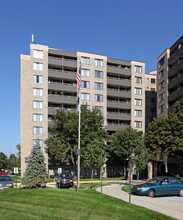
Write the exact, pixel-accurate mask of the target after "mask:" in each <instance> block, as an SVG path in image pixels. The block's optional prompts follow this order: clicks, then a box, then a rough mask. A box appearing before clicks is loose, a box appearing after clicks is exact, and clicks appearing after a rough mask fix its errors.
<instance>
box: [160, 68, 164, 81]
mask: <svg viewBox="0 0 183 220" xmlns="http://www.w3.org/2000/svg"><path fill="white" fill-rule="evenodd" d="M163 76H165V70H164V69H163V70H162V71H161V72H160V73H159V78H160V79H161V78H162V77H163Z"/></svg>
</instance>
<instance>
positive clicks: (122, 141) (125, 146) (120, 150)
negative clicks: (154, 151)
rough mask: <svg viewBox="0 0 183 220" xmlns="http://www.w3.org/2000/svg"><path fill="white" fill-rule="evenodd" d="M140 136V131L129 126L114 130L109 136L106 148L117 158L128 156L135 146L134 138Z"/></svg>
mask: <svg viewBox="0 0 183 220" xmlns="http://www.w3.org/2000/svg"><path fill="white" fill-rule="evenodd" d="M140 137H142V132H141V131H137V130H135V129H133V128H131V127H128V128H125V129H123V130H119V131H116V132H115V133H114V134H113V135H112V136H111V144H110V145H109V148H108V150H109V151H110V152H111V153H113V154H114V155H115V156H116V157H118V158H124V157H125V158H129V157H131V154H132V153H133V151H134V148H135V147H136V140H137V139H138V138H140Z"/></svg>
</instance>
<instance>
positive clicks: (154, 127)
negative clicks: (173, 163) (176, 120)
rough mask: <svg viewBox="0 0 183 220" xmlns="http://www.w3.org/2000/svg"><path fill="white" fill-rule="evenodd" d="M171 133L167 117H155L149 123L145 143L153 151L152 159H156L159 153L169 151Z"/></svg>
mask: <svg viewBox="0 0 183 220" xmlns="http://www.w3.org/2000/svg"><path fill="white" fill-rule="evenodd" d="M170 134H171V131H170V127H169V124H168V120H167V119H166V118H154V119H153V121H152V122H151V123H150V124H149V125H148V128H147V131H146V133H145V145H146V147H147V148H149V150H150V152H151V159H156V157H157V154H159V153H167V152H166V149H167V140H168V138H169V136H170Z"/></svg>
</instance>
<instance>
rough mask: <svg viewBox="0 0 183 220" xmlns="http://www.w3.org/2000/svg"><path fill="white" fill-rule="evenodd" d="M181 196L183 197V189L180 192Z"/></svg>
mask: <svg viewBox="0 0 183 220" xmlns="http://www.w3.org/2000/svg"><path fill="white" fill-rule="evenodd" d="M179 196H181V197H183V189H180V190H179Z"/></svg>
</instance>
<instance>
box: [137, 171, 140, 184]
mask: <svg viewBox="0 0 183 220" xmlns="http://www.w3.org/2000/svg"><path fill="white" fill-rule="evenodd" d="M139 174H140V172H139V170H137V183H138V182H139Z"/></svg>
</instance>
